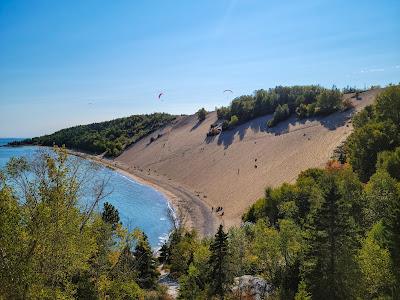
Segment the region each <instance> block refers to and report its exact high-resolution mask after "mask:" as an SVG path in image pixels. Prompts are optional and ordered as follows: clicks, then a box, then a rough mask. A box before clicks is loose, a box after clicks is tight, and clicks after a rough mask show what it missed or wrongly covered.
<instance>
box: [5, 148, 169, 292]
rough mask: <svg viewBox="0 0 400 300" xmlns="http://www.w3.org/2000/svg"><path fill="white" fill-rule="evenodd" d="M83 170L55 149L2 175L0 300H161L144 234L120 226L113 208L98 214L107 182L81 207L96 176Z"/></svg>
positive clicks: (15, 162) (9, 167)
mask: <svg viewBox="0 0 400 300" xmlns="http://www.w3.org/2000/svg"><path fill="white" fill-rule="evenodd" d="M83 168H84V167H83V166H82V165H81V164H80V163H79V160H73V159H67V155H66V153H65V151H64V150H60V149H56V153H47V152H44V153H41V154H39V155H38V157H36V158H35V159H34V160H33V161H27V160H26V159H23V158H14V159H11V160H10V162H9V163H8V165H7V168H6V169H5V170H4V172H2V173H0V228H1V232H0V299H144V298H146V297H147V296H146V295H148V294H154V293H156V295H159V296H160V298H159V299H162V298H161V297H162V294H163V292H162V291H161V290H160V288H159V287H158V286H157V284H156V279H157V271H156V265H155V260H154V258H153V254H152V252H151V250H150V246H149V244H148V242H147V239H146V237H145V235H144V234H143V233H141V232H140V231H137V230H135V231H134V232H131V233H129V232H128V231H127V230H126V229H124V228H123V227H122V226H121V225H120V224H119V215H118V211H117V210H116V209H115V208H114V207H113V206H112V205H111V204H108V203H107V204H106V205H105V209H104V211H103V212H102V213H101V214H100V213H98V212H97V210H96V209H95V207H96V206H97V204H98V203H99V201H100V200H101V199H102V198H103V197H104V196H105V195H106V194H107V191H106V189H105V187H104V185H102V184H100V185H98V186H97V185H96V186H93V191H94V194H93V195H91V196H92V197H93V201H92V202H90V203H88V205H87V208H85V209H82V207H81V204H79V199H80V196H81V195H82V192H86V194H85V198H86V199H87V197H89V194H87V189H86V188H85V187H84V186H82V183H83V182H88V181H90V180H91V178H93V176H91V175H90V174H92V173H91V171H92V170H88V169H83ZM131 249H135V250H134V252H132V250H131ZM151 299H158V298H154V297H153V298H151Z"/></svg>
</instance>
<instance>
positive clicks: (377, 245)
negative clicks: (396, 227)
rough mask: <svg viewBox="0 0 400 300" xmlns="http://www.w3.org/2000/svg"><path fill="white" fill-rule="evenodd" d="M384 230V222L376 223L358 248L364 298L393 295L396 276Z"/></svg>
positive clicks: (382, 297) (383, 297) (387, 297)
mask: <svg viewBox="0 0 400 300" xmlns="http://www.w3.org/2000/svg"><path fill="white" fill-rule="evenodd" d="M384 231H385V230H384V226H383V224H382V222H379V223H376V224H375V225H374V226H373V227H372V229H371V230H370V231H369V232H368V235H367V237H366V238H365V239H364V240H363V242H362V247H361V249H359V250H358V254H357V262H358V265H359V268H360V270H361V274H362V277H361V279H362V288H361V297H362V298H363V299H378V298H380V299H385V298H386V299H389V298H391V296H393V294H392V293H393V287H394V283H395V278H394V275H393V272H392V270H393V267H392V260H391V257H390V252H389V250H388V249H387V248H386V247H385V232H384Z"/></svg>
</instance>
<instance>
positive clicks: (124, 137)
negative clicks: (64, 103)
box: [23, 113, 175, 156]
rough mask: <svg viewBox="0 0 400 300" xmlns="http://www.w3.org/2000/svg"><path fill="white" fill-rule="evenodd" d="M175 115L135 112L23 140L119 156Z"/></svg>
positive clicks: (36, 143)
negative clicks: (110, 119)
mask: <svg viewBox="0 0 400 300" xmlns="http://www.w3.org/2000/svg"><path fill="white" fill-rule="evenodd" d="M174 119H175V116H173V115H170V114H166V113H154V114H150V115H133V116H130V117H126V118H119V119H115V120H112V121H107V122H100V123H93V124H89V125H80V126H75V127H71V128H67V129H62V130H60V131H57V132H55V133H53V134H50V135H44V136H41V137H35V138H33V139H32V140H25V141H23V143H25V144H26V143H31V144H35V145H43V146H53V145H57V146H62V145H65V146H66V147H67V148H70V149H76V150H81V151H86V152H90V153H95V154H100V153H106V155H107V156H118V155H119V154H121V153H122V151H123V150H124V149H125V148H126V147H127V146H129V145H131V144H132V143H134V142H136V141H138V140H139V139H141V138H142V137H144V136H146V135H148V134H150V133H152V132H154V131H155V130H157V129H160V128H161V127H163V126H165V125H167V124H168V123H169V122H171V121H172V120H174Z"/></svg>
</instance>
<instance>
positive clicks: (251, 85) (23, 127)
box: [0, 0, 400, 137]
mask: <svg viewBox="0 0 400 300" xmlns="http://www.w3.org/2000/svg"><path fill="white" fill-rule="evenodd" d="M399 15H400V1H398V0H396V1H387V0H383V1H321V0H310V1H308V0H307V1H291V0H288V1H269V0H268V1H266V0H259V1H256V0H220V1H215V0H209V1H161V0H160V1H129V0H125V1H124V0H121V1H94V0H85V1H79V0H76V1H74V0H70V1H51V0H37V1H36V0H35V1H33V0H27V1H17V0H16V1H14V0H0V111H1V115H0V137H32V136H37V135H42V134H48V133H52V132H54V131H56V130H59V129H61V128H65V127H69V126H73V125H79V124H88V123H92V122H98V121H105V120H110V119H114V118H117V117H123V116H128V115H132V114H142V113H151V112H155V111H162V112H168V113H172V114H190V113H194V112H195V111H196V110H198V109H199V108H200V107H205V108H206V109H208V110H213V109H214V108H215V107H216V106H221V105H226V104H228V103H229V102H230V100H232V97H236V96H240V95H243V94H251V93H253V91H254V90H256V89H260V88H270V87H274V86H276V85H303V84H320V85H323V86H326V87H331V86H332V85H336V86H338V87H344V86H347V85H350V86H357V87H361V88H363V87H364V86H370V85H386V84H388V83H398V82H400V21H399ZM225 89H231V90H232V91H233V92H234V93H233V95H232V96H230V95H229V96H228V95H226V93H225V94H224V93H223V90H225ZM160 92H163V93H164V96H163V97H162V98H161V100H159V99H158V98H157V95H158V93H160Z"/></svg>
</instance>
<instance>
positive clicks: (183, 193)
mask: <svg viewBox="0 0 400 300" xmlns="http://www.w3.org/2000/svg"><path fill="white" fill-rule="evenodd" d="M380 91H381V90H380V89H376V90H371V91H367V92H364V93H361V94H360V96H361V99H355V98H351V101H352V102H353V104H354V106H355V109H353V110H349V111H346V112H337V113H334V114H332V115H329V116H326V117H319V118H311V119H306V120H301V121H299V120H297V119H296V117H295V116H292V117H291V118H290V119H289V120H286V121H283V122H281V123H279V124H278V125H277V126H276V127H274V128H271V129H270V128H267V126H266V122H267V121H268V120H269V119H270V118H271V117H272V116H271V115H268V116H264V117H260V118H257V119H254V120H251V121H249V122H247V123H245V124H242V125H240V126H237V127H236V128H234V129H233V130H229V131H226V132H223V133H221V134H220V135H218V136H215V137H207V136H206V134H207V132H208V130H209V128H210V125H211V124H213V123H214V122H215V121H216V120H217V116H216V112H211V113H209V114H208V115H207V118H206V119H205V120H204V121H203V122H198V120H197V117H196V116H195V115H191V116H179V117H178V118H177V119H176V120H175V121H174V122H173V123H172V124H170V125H168V126H166V127H165V128H163V129H160V130H158V131H156V132H154V133H153V134H150V135H149V136H147V137H145V138H143V139H141V140H140V141H138V142H136V143H135V144H133V145H131V146H130V147H129V148H128V149H126V150H125V151H124V152H123V153H122V154H121V155H120V156H119V157H117V158H115V159H114V160H113V163H114V164H115V166H117V167H118V168H120V169H122V170H124V171H127V172H129V174H132V175H134V176H136V178H140V179H142V180H145V182H147V183H148V184H151V185H153V186H154V187H155V188H157V189H162V191H164V193H165V194H166V195H167V196H168V197H169V198H170V200H171V202H172V203H173V204H174V206H176V207H178V208H179V209H181V210H182V211H184V213H185V214H186V215H187V216H188V218H187V219H188V220H190V221H189V225H190V226H193V227H195V228H196V229H198V230H199V231H200V232H201V233H202V234H211V233H212V232H213V230H214V231H215V229H216V226H217V225H218V224H220V223H222V224H224V225H226V226H227V227H230V226H233V225H239V224H240V222H241V216H242V214H243V212H244V211H245V210H246V209H247V208H248V207H249V206H250V205H251V204H252V203H254V202H255V201H256V200H257V199H258V198H260V197H262V196H263V194H264V190H265V188H266V187H268V186H271V187H275V186H278V185H280V184H282V183H284V182H289V183H293V182H294V181H295V180H296V178H297V176H298V175H299V173H300V172H301V171H303V170H306V169H308V168H312V167H324V166H325V165H326V163H327V162H328V160H329V159H330V157H331V155H332V153H333V151H334V149H335V148H336V147H337V146H338V145H340V144H341V143H342V142H343V141H344V140H345V139H346V138H347V136H348V135H349V134H350V133H351V132H352V130H353V127H352V124H351V116H352V115H353V114H354V113H355V112H357V111H359V110H361V109H362V108H363V107H365V106H366V105H368V104H371V103H373V101H374V99H375V97H376V95H377V94H378V93H379V92H380ZM351 96H352V95H351V94H348V95H345V97H347V98H350V97H351ZM151 137H153V138H155V140H154V141H151V140H150V139H151ZM219 206H220V207H222V208H223V209H222V210H221V211H220V212H219V213H218V214H216V213H215V208H216V207H219ZM212 207H214V212H211V208H212Z"/></svg>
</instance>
